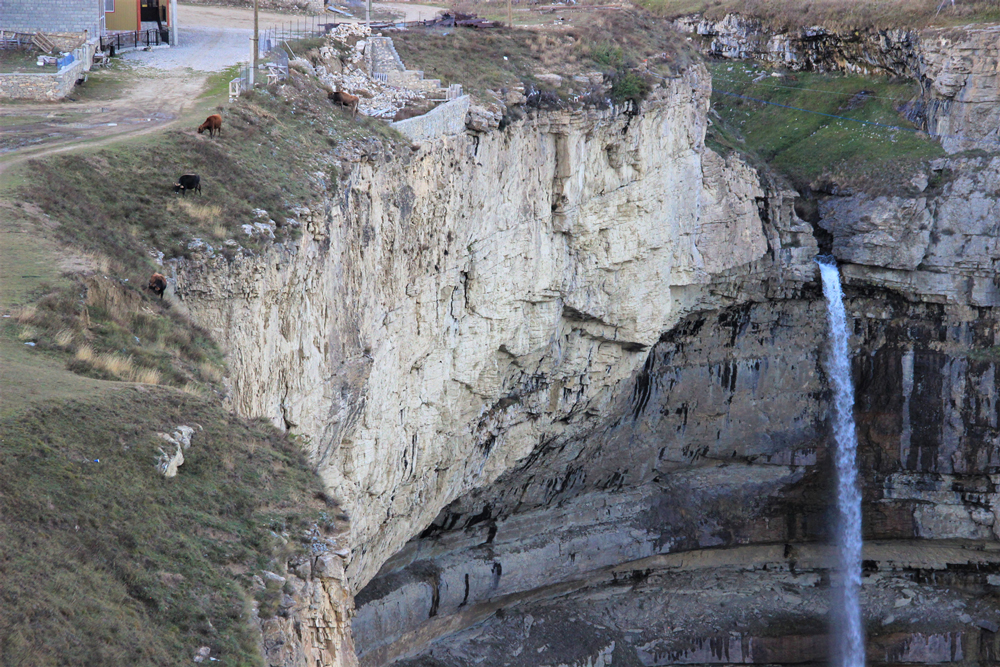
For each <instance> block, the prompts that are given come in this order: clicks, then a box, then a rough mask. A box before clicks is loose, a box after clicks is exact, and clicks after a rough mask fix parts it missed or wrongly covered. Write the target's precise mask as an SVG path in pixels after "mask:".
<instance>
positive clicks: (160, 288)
mask: <svg viewBox="0 0 1000 667" xmlns="http://www.w3.org/2000/svg"><path fill="white" fill-rule="evenodd" d="M146 289H148V290H150V291H151V292H153V293H154V294H159V295H160V298H161V299H162V298H163V292H164V291H165V290H166V289H167V279H166V278H165V277H164V275H163V274H162V273H154V274H153V275H152V276H150V277H149V285H147V286H146Z"/></svg>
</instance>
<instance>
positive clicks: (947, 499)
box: [354, 158, 1000, 667]
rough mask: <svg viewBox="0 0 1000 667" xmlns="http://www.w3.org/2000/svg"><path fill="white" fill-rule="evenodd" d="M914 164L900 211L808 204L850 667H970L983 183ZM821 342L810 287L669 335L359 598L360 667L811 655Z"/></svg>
mask: <svg viewBox="0 0 1000 667" xmlns="http://www.w3.org/2000/svg"><path fill="white" fill-rule="evenodd" d="M928 170H929V172H928V173H926V174H923V178H919V177H917V178H915V179H914V186H913V188H912V190H911V192H910V193H909V194H908V195H902V194H901V195H898V196H895V197H883V198H876V197H870V196H867V195H862V194H858V195H854V196H850V197H831V198H828V199H827V200H825V201H824V202H822V204H821V207H820V210H821V215H822V220H821V222H820V225H821V226H823V227H825V228H826V229H827V230H828V231H830V232H831V234H832V237H833V248H832V249H833V253H834V254H835V256H836V257H837V259H838V260H839V261H840V262H841V267H842V272H843V275H844V276H845V284H846V295H847V311H848V316H849V318H850V321H851V323H852V333H853V335H852V346H853V355H852V356H853V366H854V368H853V376H854V382H855V386H856V404H855V418H856V420H857V423H858V439H859V457H860V461H861V465H860V469H861V477H862V488H863V491H864V506H863V514H864V518H863V524H864V530H865V540H866V544H865V551H864V559H865V566H864V567H865V576H864V582H863V589H862V605H863V609H864V614H865V622H866V634H867V639H868V641H867V646H868V654H869V663H870V664H884V665H892V664H900V663H911V664H913V663H916V664H920V663H925V664H941V663H953V664H958V665H989V664H994V663H995V661H996V658H995V656H996V655H998V653H997V651H998V649H1000V645H998V642H997V628H998V627H1000V609H998V606H997V605H996V603H995V598H994V597H993V595H994V591H995V590H996V588H995V587H996V586H998V585H1000V548H998V543H1000V540H998V536H1000V493H998V486H997V485H998V482H1000V477H998V473H1000V449H998V447H1000V444H998V443H1000V426H998V424H1000V395H998V392H997V389H996V387H997V386H998V381H1000V375H998V362H1000V357H998V356H997V347H996V346H997V345H998V343H1000V323H998V321H997V318H996V315H995V313H994V310H993V307H994V305H995V296H994V292H995V285H994V275H995V271H994V270H993V269H992V267H993V263H994V261H995V260H994V258H995V257H996V256H997V250H996V243H997V239H998V238H1000V230H997V228H996V225H995V218H996V215H995V207H996V203H997V202H996V199H997V197H996V194H995V192H996V187H995V185H994V183H995V182H996V180H997V177H998V170H997V164H996V162H995V161H994V160H992V159H989V158H975V159H970V158H962V159H959V158H955V159H949V160H942V161H938V162H935V163H932V164H931V165H929V166H928ZM928 184H929V185H928ZM764 282H765V283H767V280H766V279H765V280H764ZM826 336H827V334H826V322H825V303H824V302H823V300H822V297H821V295H820V294H819V292H818V290H817V288H816V286H815V285H801V286H800V289H798V290H797V291H786V292H784V293H783V294H781V295H777V294H772V295H771V296H770V297H769V298H767V299H760V300H754V299H751V300H749V301H748V302H747V303H743V304H739V305H728V306H726V307H715V308H712V307H707V308H705V310H702V311H700V312H696V313H692V314H691V315H689V316H688V317H686V318H685V319H684V320H683V321H682V322H680V323H679V324H678V325H677V326H675V327H674V328H673V329H672V330H671V331H669V332H667V333H665V334H664V335H663V336H662V337H661V338H660V340H659V341H658V342H657V344H656V345H654V346H653V347H652V348H651V349H650V351H649V354H648V356H647V358H646V361H645V363H644V364H643V366H642V368H641V369H639V370H637V371H636V372H635V373H634V375H633V377H632V378H631V379H630V380H629V381H628V382H627V383H625V384H624V386H623V390H622V391H621V392H620V393H619V395H618V397H617V399H616V401H615V403H614V404H613V405H612V406H611V408H610V409H609V410H608V411H607V412H606V413H605V417H604V418H603V419H602V420H601V422H600V425H599V426H598V427H597V428H595V429H593V430H592V431H590V432H589V433H586V434H582V435H581V437H579V438H575V439H571V440H569V441H566V442H559V443H553V446H551V447H544V448H542V449H541V450H540V451H537V452H535V453H533V455H532V456H530V457H529V458H528V459H526V460H524V461H523V462H521V463H520V464H519V465H518V466H517V467H515V468H514V469H513V470H511V471H509V472H508V473H506V474H504V475H502V476H500V477H499V478H498V479H497V480H496V481H495V482H494V483H493V484H491V485H490V486H488V487H486V488H482V489H478V490H476V491H473V492H472V493H469V494H466V495H465V496H463V497H461V498H459V499H458V500H456V501H455V502H454V503H452V504H451V505H450V506H448V507H447V508H446V509H445V510H444V511H443V512H442V513H441V514H440V515H439V516H438V518H437V519H436V520H435V521H434V523H433V525H432V526H431V528H429V529H428V530H426V531H425V532H424V533H423V534H421V535H420V536H418V537H416V538H414V539H413V540H411V542H410V543H408V544H407V545H406V546H405V547H404V548H403V549H402V550H401V551H400V552H399V553H398V554H397V555H395V556H394V557H393V558H392V559H391V560H390V561H388V562H387V563H386V565H385V566H384V567H383V570H382V572H381V573H380V574H379V576H378V577H377V578H376V579H375V580H374V581H373V582H372V583H371V584H370V585H369V586H368V587H367V588H366V589H365V590H364V591H362V593H361V594H360V595H359V596H358V598H357V600H356V602H357V605H358V611H357V615H356V617H355V620H354V634H355V639H356V641H357V646H358V650H359V655H360V657H361V663H362V665H372V666H374V665H383V664H390V663H392V662H394V661H395V662H396V663H397V664H403V665H408V666H411V667H432V666H433V667H437V666H439V665H449V666H453V665H461V666H466V665H468V666H470V667H471V666H472V665H487V666H496V667H500V666H501V665H507V664H518V665H538V666H541V665H552V664H566V665H579V666H581V667H582V666H583V665H590V666H593V665H598V664H600V665H608V664H614V665H621V664H625V665H643V666H645V667H650V666H656V665H664V666H665V665H690V664H699V665H705V664H802V663H810V662H822V661H824V660H826V659H827V658H828V656H829V655H830V647H829V640H828V637H827V627H828V622H827V619H828V618H829V614H830V607H829V604H830V601H829V597H828V590H829V589H828V583H829V577H830V567H831V564H832V557H831V556H832V554H831V553H830V552H829V551H828V550H827V548H826V547H825V546H824V545H826V544H829V543H830V541H831V535H830V526H831V524H832V517H831V516H830V505H831V496H832V489H831V482H832V474H833V471H832V470H831V463H830V450H829V446H830V445H829V442H830V441H829V433H828V427H827V419H828V409H829V394H828V388H827V387H828V384H827V381H826V378H825V371H824V367H823V358H824V356H825V354H826V352H825V348H826ZM512 656H515V657H516V662H514V663H512Z"/></svg>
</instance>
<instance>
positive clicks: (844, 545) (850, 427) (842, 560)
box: [817, 260, 865, 667]
mask: <svg viewBox="0 0 1000 667" xmlns="http://www.w3.org/2000/svg"><path fill="white" fill-rule="evenodd" d="M817 263H818V264H819V268H820V273H821V274H822V276H823V295H824V296H825V297H826V313H827V319H828V321H829V322H830V348H831V354H830V356H829V358H828V359H827V365H826V368H827V374H828V375H829V376H830V381H831V383H832V384H833V392H834V421H833V433H834V437H835V438H836V441H837V443H836V455H835V461H836V468H837V515H838V516H837V519H838V520H837V566H838V568H837V569H838V574H839V586H836V587H835V592H836V594H835V596H834V599H833V604H832V606H831V608H832V609H833V617H834V618H833V620H834V629H835V640H836V642H835V645H834V646H835V652H836V653H837V655H836V658H837V659H838V660H839V664H840V665H841V666H842V667H864V664H865V643H864V631H863V629H862V627H861V600H860V594H861V489H860V488H859V486H858V466H857V461H856V456H857V449H858V438H857V434H856V433H855V430H854V386H853V385H852V384H851V357H850V354H849V351H848V347H847V338H848V331H847V315H846V314H845V312H844V294H843V291H842V290H841V286H840V272H839V270H838V269H837V265H836V264H835V263H832V262H829V263H828V262H826V261H822V260H817Z"/></svg>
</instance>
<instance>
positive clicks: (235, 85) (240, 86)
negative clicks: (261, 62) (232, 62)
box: [229, 65, 251, 102]
mask: <svg viewBox="0 0 1000 667" xmlns="http://www.w3.org/2000/svg"><path fill="white" fill-rule="evenodd" d="M250 68H251V65H243V66H241V67H240V71H239V73H238V74H237V75H236V78H235V79H233V80H232V81H230V82H229V101H230V102H233V101H235V100H236V98H237V97H239V96H240V95H242V94H243V93H244V92H246V91H248V90H250Z"/></svg>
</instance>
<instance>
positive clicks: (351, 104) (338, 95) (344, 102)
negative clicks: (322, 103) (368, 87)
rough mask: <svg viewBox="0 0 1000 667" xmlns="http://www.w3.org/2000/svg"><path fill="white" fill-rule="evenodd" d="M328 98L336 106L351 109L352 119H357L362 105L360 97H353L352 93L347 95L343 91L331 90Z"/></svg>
mask: <svg viewBox="0 0 1000 667" xmlns="http://www.w3.org/2000/svg"><path fill="white" fill-rule="evenodd" d="M326 96H327V98H329V100H330V101H331V102H333V103H334V104H339V105H340V106H342V107H347V108H348V109H350V110H351V118H357V115H358V105H359V104H360V103H361V98H360V97H358V96H357V95H351V94H350V93H345V92H344V91H342V90H331V91H329V92H327V94H326Z"/></svg>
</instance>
